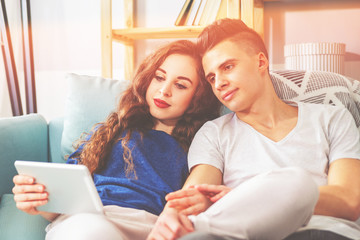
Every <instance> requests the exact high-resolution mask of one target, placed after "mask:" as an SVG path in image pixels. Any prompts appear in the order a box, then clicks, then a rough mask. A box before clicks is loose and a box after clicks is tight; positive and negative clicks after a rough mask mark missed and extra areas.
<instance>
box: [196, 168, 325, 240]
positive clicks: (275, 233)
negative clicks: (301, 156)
mask: <svg viewBox="0 0 360 240" xmlns="http://www.w3.org/2000/svg"><path fill="white" fill-rule="evenodd" d="M318 195H319V192H318V187H317V185H316V184H315V182H314V181H313V180H312V178H311V176H310V175H309V174H308V173H307V172H306V171H304V170H302V169H300V168H284V169H279V170H275V171H271V172H268V173H266V174H261V175H258V176H256V177H254V178H252V179H250V180H248V181H247V182H245V183H243V184H241V185H240V186H238V187H236V188H235V189H233V190H232V191H230V192H229V193H228V194H227V195H225V196H224V197H223V198H222V199H220V200H219V201H218V202H216V203H215V204H213V206H211V207H210V208H209V209H208V210H207V211H206V212H203V213H201V214H199V215H197V216H189V218H190V219H191V220H192V221H193V223H194V226H195V229H196V230H197V231H203V232H208V233H213V234H216V235H219V236H226V235H229V234H231V236H232V237H235V238H238V239H268V240H271V239H276V240H278V239H283V238H285V237H286V236H288V235H289V234H291V233H293V232H295V231H296V230H297V229H298V228H300V227H301V226H303V225H304V224H306V223H307V222H308V221H309V219H310V218H311V216H312V213H313V209H314V207H315V204H316V202H317V200H318Z"/></svg>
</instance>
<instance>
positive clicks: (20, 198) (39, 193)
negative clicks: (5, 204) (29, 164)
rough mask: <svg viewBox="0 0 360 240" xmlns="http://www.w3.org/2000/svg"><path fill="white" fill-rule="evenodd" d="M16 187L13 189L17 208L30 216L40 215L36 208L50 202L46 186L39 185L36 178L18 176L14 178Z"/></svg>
mask: <svg viewBox="0 0 360 240" xmlns="http://www.w3.org/2000/svg"><path fill="white" fill-rule="evenodd" d="M13 182H14V184H15V186H14V187H13V189H12V192H13V193H14V200H15V202H16V207H17V208H18V209H20V210H22V211H24V212H26V213H28V214H32V215H35V214H40V213H42V212H40V211H38V210H37V209H36V208H37V207H39V206H42V205H45V204H46V203H47V202H48V193H47V192H46V191H45V186H44V185H42V184H37V183H36V182H35V178H33V177H31V176H25V175H16V176H15V177H14V178H13Z"/></svg>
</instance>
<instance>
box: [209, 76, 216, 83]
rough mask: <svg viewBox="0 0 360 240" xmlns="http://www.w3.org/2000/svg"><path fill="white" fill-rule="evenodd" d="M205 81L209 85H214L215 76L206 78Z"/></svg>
mask: <svg viewBox="0 0 360 240" xmlns="http://www.w3.org/2000/svg"><path fill="white" fill-rule="evenodd" d="M207 80H208V82H209V83H214V82H215V76H211V77H208V79H207Z"/></svg>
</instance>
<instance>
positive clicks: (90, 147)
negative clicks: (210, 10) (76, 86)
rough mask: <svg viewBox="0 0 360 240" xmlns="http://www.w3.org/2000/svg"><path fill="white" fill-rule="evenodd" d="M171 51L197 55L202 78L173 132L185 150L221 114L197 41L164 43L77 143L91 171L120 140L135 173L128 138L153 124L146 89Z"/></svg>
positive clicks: (81, 158)
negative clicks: (112, 107) (87, 135)
mask: <svg viewBox="0 0 360 240" xmlns="http://www.w3.org/2000/svg"><path fill="white" fill-rule="evenodd" d="M172 54H181V55H186V56H190V57H192V58H194V59H195V61H196V68H197V74H198V77H199V79H200V81H199V85H198V87H197V89H196V92H195V94H194V96H193V99H192V101H191V103H190V105H189V107H188V109H187V110H186V111H185V113H184V115H183V116H182V117H181V118H180V119H179V120H178V122H177V124H176V125H175V127H174V129H173V131H172V133H171V136H173V137H174V138H175V139H176V140H177V141H178V142H179V143H180V145H181V146H182V147H183V149H184V150H185V151H188V149H189V146H190V143H191V141H192V139H193V137H194V135H195V133H196V132H197V130H198V129H199V128H200V127H201V126H202V125H203V124H204V123H205V122H206V121H208V120H211V119H214V118H216V117H218V116H219V112H220V106H221V104H220V102H219V101H218V100H217V98H216V97H215V96H214V94H213V92H212V90H211V87H210V85H209V84H208V83H206V81H205V77H204V72H203V69H202V66H201V59H200V57H199V55H198V52H197V48H196V45H195V44H194V43H193V42H191V41H188V40H178V41H175V42H172V43H170V44H168V45H166V46H163V47H162V48H160V49H158V50H157V51H155V52H154V53H153V54H151V55H150V56H148V57H147V58H146V59H145V60H144V61H143V62H142V64H141V65H140V66H139V67H138V69H137V71H136V73H135V76H134V78H133V81H132V82H131V84H130V86H129V87H128V88H127V90H125V91H124V92H123V94H122V96H121V98H120V101H119V104H118V107H117V110H116V112H112V113H111V114H110V115H109V116H108V117H107V119H106V120H105V121H104V122H102V123H99V124H97V125H95V126H94V128H93V131H92V135H91V137H90V139H89V140H87V141H80V142H79V143H78V147H79V146H80V145H81V144H84V148H83V150H82V151H81V152H80V153H79V156H77V158H78V160H79V163H80V164H83V165H86V166H87V167H88V168H89V171H90V172H91V173H92V174H94V173H96V172H98V171H100V170H101V169H103V168H104V167H105V166H106V159H107V156H108V155H109V154H110V152H111V149H112V147H113V145H114V144H115V143H116V142H118V141H121V144H122V146H123V148H124V155H123V159H124V161H125V166H126V167H125V172H126V175H127V176H129V174H130V173H131V174H135V177H136V172H135V169H134V164H133V159H132V156H131V149H130V148H129V147H128V141H129V139H130V137H131V134H132V132H133V131H138V132H139V133H140V134H141V135H143V134H144V133H146V132H147V131H149V130H151V129H153V128H154V126H155V119H154V118H153V117H152V115H151V114H150V112H149V107H148V104H147V102H146V98H145V96H146V91H147V89H148V86H149V84H150V82H151V81H152V79H153V78H154V77H155V72H156V70H157V69H158V68H159V67H160V66H161V64H162V63H163V62H164V61H165V59H166V58H167V57H168V56H169V55H172Z"/></svg>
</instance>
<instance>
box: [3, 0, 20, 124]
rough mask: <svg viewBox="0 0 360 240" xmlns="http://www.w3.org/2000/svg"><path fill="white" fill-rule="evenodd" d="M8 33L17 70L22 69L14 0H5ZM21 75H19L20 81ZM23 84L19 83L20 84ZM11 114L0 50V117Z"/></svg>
mask: <svg viewBox="0 0 360 240" xmlns="http://www.w3.org/2000/svg"><path fill="white" fill-rule="evenodd" d="M5 5H6V11H7V17H8V22H9V26H10V31H11V32H10V34H11V40H12V45H13V52H14V57H15V61H16V67H17V71H18V72H21V71H23V67H22V50H21V21H20V18H21V17H20V16H21V15H20V14H21V13H20V2H19V1H14V0H7V1H5ZM22 79H23V76H19V81H20V82H21V81H22ZM22 85H23V84H21V86H22ZM10 116H12V111H11V105H10V98H9V93H8V87H7V82H6V74H5V67H4V62H3V56H2V52H0V117H10Z"/></svg>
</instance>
